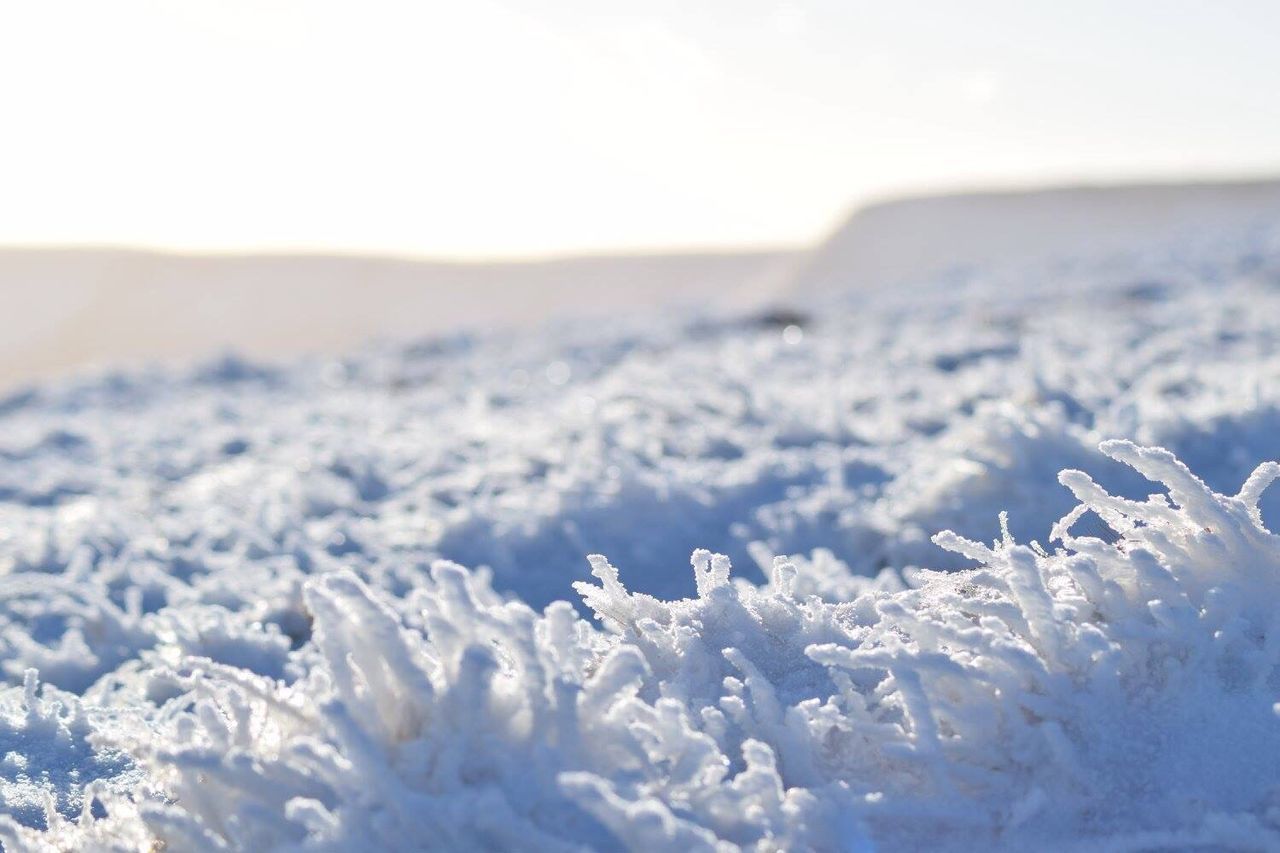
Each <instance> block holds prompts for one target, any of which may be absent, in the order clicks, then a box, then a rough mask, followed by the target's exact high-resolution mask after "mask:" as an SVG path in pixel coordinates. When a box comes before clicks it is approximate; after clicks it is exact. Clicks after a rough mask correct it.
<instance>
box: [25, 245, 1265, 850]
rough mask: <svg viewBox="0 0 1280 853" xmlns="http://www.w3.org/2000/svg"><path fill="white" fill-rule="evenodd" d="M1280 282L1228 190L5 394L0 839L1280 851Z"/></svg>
mask: <svg viewBox="0 0 1280 853" xmlns="http://www.w3.org/2000/svg"><path fill="white" fill-rule="evenodd" d="M851 283H852V282H851ZM1276 317H1280V230H1276V229H1265V228H1249V229H1239V228H1234V226H1233V227H1232V228H1227V229H1224V230H1222V231H1220V232H1218V233H1209V232H1208V231H1206V232H1202V233H1199V234H1198V235H1197V239H1195V240H1183V241H1180V242H1178V243H1176V244H1172V245H1164V246H1163V247H1157V246H1154V245H1146V246H1141V247H1137V246H1135V248H1134V250H1133V251H1132V252H1129V253H1127V254H1122V255H1117V256H1109V257H1107V258H1104V259H1091V260H1088V261H1084V260H1082V261H1079V262H1077V263H1062V262H1054V263H1045V264H1025V263H1024V264H1012V265H1005V266H1000V265H995V264H993V265H990V266H988V267H986V268H984V269H983V270H981V271H973V270H971V271H967V272H960V271H953V272H950V273H945V274H938V275H935V276H932V277H931V278H928V279H925V280H921V281H919V282H917V283H916V284H915V285H914V286H912V287H910V288H901V289H881V290H872V291H867V290H865V289H857V288H852V289H846V290H841V291H838V292H831V293H827V294H823V295H813V296H811V297H808V298H807V299H806V300H805V301H804V302H801V303H797V304H795V305H794V306H793V310H791V311H790V312H773V313H771V314H761V315H755V316H743V317H738V318H726V317H724V316H722V315H716V314H707V315H703V316H692V317H690V318H688V319H685V320H683V321H680V322H675V321H673V320H671V319H670V317H669V316H660V317H653V316H648V315H643V314H637V315H634V316H631V317H625V318H624V317H621V316H615V317H612V318H610V319H607V320H596V321H592V322H583V321H566V322H564V323H562V324H561V325H559V326H557V327H556V328H555V329H554V331H553V332H548V331H507V332H497V333H493V334H489V335H478V334H477V335H461V334H460V335H455V336H451V337H448V336H446V337H436V338H430V339H425V340H421V341H419V342H416V343H413V344H394V343H390V344H383V345H375V346H370V347H369V348H366V349H364V350H361V351H357V352H354V353H351V354H349V355H347V356H343V357H340V358H333V357H321V356H315V357H309V358H304V359H300V360H296V361H294V362H292V363H288V364H283V365H279V364H277V365H265V364H259V363H256V362H253V361H250V360H246V359H244V358H237V357H226V358H222V359H218V360H215V361H211V362H206V363H203V364H201V365H198V366H196V367H193V368H169V369H165V368H160V367H150V368H132V369H129V370H123V371H117V372H100V373H97V374H83V375H80V376H76V377H71V378H67V379H64V380H60V381H57V382H46V383H43V384H38V385H33V386H31V387H29V388H27V389H25V390H18V391H14V392H12V393H11V394H10V395H9V396H8V397H6V398H4V399H3V400H0V572H3V585H2V586H0V590H2V592H0V673H2V675H3V679H4V680H5V682H6V683H7V684H8V685H10V686H9V687H8V688H6V691H5V692H3V693H0V746H2V747H3V751H4V754H3V755H0V796H3V801H2V802H3V805H2V806H0V810H2V811H3V812H4V815H3V816H2V817H0V838H2V839H3V843H4V845H5V847H6V849H11V850H47V849H76V848H86V847H87V848H94V849H118V850H136V849H148V848H150V849H159V848H160V847H161V846H163V847H165V849H173V850H219V849H238V850H270V849H290V850H303V849H317V850H338V849H422V848H426V849H452V850H459V849H466V850H476V849H494V850H499V849H533V850H577V849H584V848H588V849H633V850H715V851H720V850H734V849H755V850H784V849H785V850H872V849H875V850H915V849H936V850H946V849H958V850H990V849H1010V850H1025V849H1050V850H1051V849H1063V850H1097V849H1103V850H1149V849H1241V850H1254V849H1278V848H1280V769H1278V768H1277V765H1276V762H1275V761H1274V757H1275V755H1276V754H1277V751H1278V750H1280V715H1278V714H1277V703H1278V702H1280V617H1278V616H1277V611H1276V608H1275V604H1274V603H1275V602H1276V601H1277V600H1280V538H1277V536H1276V535H1274V534H1273V533H1271V532H1269V529H1276V528H1277V520H1280V503H1277V501H1278V500H1280V499H1278V498H1277V493H1278V492H1280V490H1276V489H1274V488H1273V489H1272V490H1271V491H1267V490H1266V487H1267V486H1268V485H1269V484H1270V482H1271V480H1273V479H1275V477H1276V476H1277V473H1280V467H1278V466H1277V465H1276V464H1275V463H1274V461H1273V460H1276V459H1280V327H1277V326H1276V324H1275V318H1276ZM1006 511H1007V516H1001V513H1002V512H1006ZM37 672H38V675H37V674H36V673H37Z"/></svg>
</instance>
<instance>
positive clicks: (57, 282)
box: [0, 248, 798, 387]
mask: <svg viewBox="0 0 1280 853" xmlns="http://www.w3.org/2000/svg"><path fill="white" fill-rule="evenodd" d="M797 257H798V253H797V252H788V251H785V250H776V251H743V252H734V253H715V252H706V253H682V254H653V255H616V256H609V255H602V256H594V257H578V258H564V259H553V260H541V261H513V262H494V263H464V262H442V261H428V260H422V261H419V260H411V259H398V258H379V257H360V256H347V255H327V256H326V255H187V254H168V253H162V252H147V251H135V250H126V249H89V248H84V249H76V248H68V249H34V248H33V249H17V248H13V249H0V300H3V304H4V306H5V312H6V316H7V319H8V321H9V322H8V323H7V324H6V329H5V332H4V334H3V335H0V387H2V386H4V385H7V384H12V383H13V382H17V381H22V380H25V379H29V378H35V377H38V376H41V375H46V374H49V373H56V372H58V371H60V370H63V369H68V368H73V367H77V366H82V365H92V364H98V365H114V364H118V363H128V362H139V361H147V360H154V359H167V358H173V359H192V358H201V357H207V356H211V355H214V354H216V353H218V352H220V351H222V350H228V349H233V350H236V351H240V352H243V353H245V354H247V355H249V356H252V357H265V358H272V357H288V356H292V355H298V354H302V353H307V352H334V353H337V352H342V351H345V350H349V349H351V348H353V347H355V346H358V345H359V344H361V343H363V342H364V341H366V340H369V339H372V338H385V339H393V340H395V339H399V340H407V339H412V338H415V337H421V336H425V335H438V334H448V333H453V332H471V331H485V330H494V329H504V328H513V327H530V326H533V325H536V324H538V323H541V322H545V321H548V320H556V319H565V318H570V317H582V316H588V317H589V316H600V315H606V314H619V315H624V316H625V315H626V314H629V313H633V312H635V311H640V310H653V309H656V308H690V307H692V308H698V309H704V310H710V311H715V310H730V309H731V308H732V307H733V306H734V305H736V304H738V302H739V300H738V294H740V293H743V292H754V290H755V289H757V288H759V287H760V285H758V284H756V282H757V280H763V281H765V282H766V283H767V284H766V285H765V287H766V289H770V288H773V287H775V284H774V283H775V282H778V281H783V280H785V278H786V273H787V272H789V271H790V270H791V269H792V265H793V264H794V262H795V260H796V258H797Z"/></svg>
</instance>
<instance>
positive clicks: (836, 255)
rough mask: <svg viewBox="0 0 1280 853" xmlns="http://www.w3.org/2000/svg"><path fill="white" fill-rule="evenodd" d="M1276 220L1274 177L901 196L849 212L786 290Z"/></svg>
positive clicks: (1108, 249) (1278, 191)
mask: <svg viewBox="0 0 1280 853" xmlns="http://www.w3.org/2000/svg"><path fill="white" fill-rule="evenodd" d="M1276 218H1280V179H1268V180H1251V181H1218V182H1188V183H1134V184H1120V185H1079V186H1064V187H1050V188H1044V189H1033V190H1009V191H983V192H964V193H955V194H950V195H934V196H920V197H914V198H902V199H895V200H891V201H885V202H879V203H874V204H870V205H867V206H865V207H862V208H860V209H858V210H856V211H855V212H854V213H853V214H852V215H851V216H850V217H849V218H848V219H847V220H846V221H845V223H844V224H843V225H841V226H840V227H839V228H837V229H836V230H835V232H834V233H832V234H831V236H830V237H828V238H827V239H826V240H825V241H823V242H822V243H821V244H819V245H818V247H817V248H816V249H815V250H814V251H813V252H812V254H811V255H810V256H809V258H808V259H807V260H806V261H805V262H803V263H802V264H801V265H800V268H799V270H798V271H797V273H796V275H795V278H794V279H793V280H792V283H791V286H790V287H789V288H788V289H787V296H789V297H791V298H793V299H797V298H798V299H803V298H806V297H808V296H811V295H814V294H816V293H819V292H823V291H828V290H832V289H844V288H881V287H891V286H894V285H897V284H903V283H906V282H910V281H913V280H920V279H924V278H928V277H931V276H934V275H937V274H939V273H942V272H945V271H947V270H950V269H955V268H959V267H969V266H984V267H985V266H991V265H1011V264H1022V263H1029V262H1037V261H1050V260H1054V259H1059V258H1071V259H1075V260H1090V259H1093V258H1099V257H1103V256H1106V255H1108V254H1111V253H1116V252H1125V251H1132V250H1136V249H1141V248H1142V247H1143V246H1144V245H1147V244H1154V243H1160V242H1167V241H1171V240H1178V239H1181V238H1185V237H1194V236H1195V235H1196V234H1197V233H1202V232H1205V231H1214V232H1216V231H1219V230H1221V231H1230V230H1239V229H1240V228H1244V227H1248V226H1249V225H1250V224H1252V223H1254V222H1261V221H1265V220H1268V219H1276Z"/></svg>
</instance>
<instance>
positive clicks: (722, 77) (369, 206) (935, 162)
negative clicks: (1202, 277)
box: [0, 0, 1280, 257]
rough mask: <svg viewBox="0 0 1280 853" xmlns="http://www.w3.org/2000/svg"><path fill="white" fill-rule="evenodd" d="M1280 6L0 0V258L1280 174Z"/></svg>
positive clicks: (729, 241) (799, 217)
mask: <svg viewBox="0 0 1280 853" xmlns="http://www.w3.org/2000/svg"><path fill="white" fill-rule="evenodd" d="M1278 46H1280V4H1277V3H1273V2H1230V0H1217V2H1201V3H1178V2H1140V1H1139V0H1130V2H1121V1H1120V0H1109V2H1093V0H1089V2H1078V1H1073V2H1062V1H1061V0H1057V2H1028V1H1027V0H1023V2H1014V0H1006V1H1005V2H995V1H994V0H991V1H988V0H983V2H973V0H969V2H955V0H952V1H951V2H931V3H926V2H856V0H812V2H804V0H791V2H782V3H778V2H763V0H646V2H625V3H624V2H611V1H610V0H454V2H439V0H425V2H423V0H419V2H395V0H344V1H343V2H339V0H111V2H104V0H0V243H3V244H30V243H40V244H49V243H57V244H67V243H93V244H119V245H131V246H145V247H160V248H179V249H199V250H218V251H222V250H229V251H240V250H261V249H286V250H329V251H333V250H337V251H355V252H395V253H400V254H413V255H433V256H451V257H497V256H508V257H509V256H522V255H540V254H558V253H566V252H582V251H590V252H595V251H607V250H634V249H641V248H656V247H668V246H672V247H728V246H737V245H751V244H787V243H802V242H810V241H813V240H815V239H817V238H818V237H819V236H821V235H822V233H824V232H825V231H826V230H828V229H829V228H830V227H832V226H833V225H834V224H835V223H836V222H837V221H838V220H839V219H840V217H841V216H842V215H843V214H844V213H845V212H846V211H847V210H848V209H849V208H850V207H852V206H853V205H855V204H856V203H858V202H860V201H865V200H867V199H869V198H874V197H879V196H882V195H885V194H892V193H896V192H900V191H920V190H927V189H932V188H946V187H958V186H963V187H969V186H975V185H984V184H992V183H995V184H1022V183H1047V182H1054V181H1060V180H1074V179H1106V178H1113V177H1167V176H1178V175H1190V174H1213V175H1234V174H1240V173H1266V172H1271V171H1272V170H1276V171H1280V47H1278Z"/></svg>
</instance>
